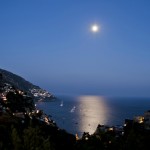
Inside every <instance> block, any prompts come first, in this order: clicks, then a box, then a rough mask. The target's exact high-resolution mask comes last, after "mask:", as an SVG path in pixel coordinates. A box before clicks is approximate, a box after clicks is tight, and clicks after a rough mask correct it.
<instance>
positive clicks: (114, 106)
mask: <svg viewBox="0 0 150 150" xmlns="http://www.w3.org/2000/svg"><path fill="white" fill-rule="evenodd" d="M37 108H38V109H42V110H43V111H44V113H46V114H47V115H50V116H52V118H51V119H53V120H54V121H55V122H56V124H57V125H58V127H60V128H61V129H65V130H66V131H67V132H69V133H72V134H78V135H79V136H81V135H82V134H83V132H89V133H90V134H92V133H94V131H95V130H96V127H97V125H98V124H101V125H108V126H115V125H123V124H124V120H125V119H133V117H135V116H140V115H144V112H145V111H147V110H150V98H110V97H109V98H108V97H102V96H95V95H81V96H64V95H61V96H58V97H57V99H56V100H54V101H52V102H38V103H37Z"/></svg>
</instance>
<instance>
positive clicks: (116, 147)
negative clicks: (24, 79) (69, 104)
mask: <svg viewBox="0 0 150 150" xmlns="http://www.w3.org/2000/svg"><path fill="white" fill-rule="evenodd" d="M1 81H2V74H0V94H1V97H0V150H61V149H64V150H133V149H135V150H149V148H150V142H149V139H150V131H149V130H145V129H144V125H143V124H139V123H134V122H132V121H127V122H126V125H125V126H124V129H123V132H121V133H122V134H118V133H116V131H115V130H107V131H104V130H102V129H101V128H100V127H101V125H99V126H98V128H97V129H96V132H95V133H93V134H92V135H89V133H84V134H83V135H82V137H81V138H80V139H76V137H75V136H74V135H72V134H70V133H68V132H66V131H65V130H63V129H60V128H59V127H58V126H57V125H56V123H55V122H54V121H53V120H49V122H48V123H47V122H46V121H44V120H42V115H43V112H42V110H38V111H37V110H36V108H35V107H34V101H33V99H32V97H29V96H28V95H26V93H25V92H22V93H23V94H22V93H19V91H18V88H15V87H13V89H11V91H9V92H7V93H6V91H5V89H4V88H3V86H4V84H3V82H1ZM4 93H5V94H6V98H7V100H5V101H4V100H3V99H2V97H3V94H4Z"/></svg>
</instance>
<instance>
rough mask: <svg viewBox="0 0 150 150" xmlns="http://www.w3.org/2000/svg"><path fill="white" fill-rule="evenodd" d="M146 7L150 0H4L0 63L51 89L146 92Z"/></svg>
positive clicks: (149, 53)
mask: <svg viewBox="0 0 150 150" xmlns="http://www.w3.org/2000/svg"><path fill="white" fill-rule="evenodd" d="M149 8H150V1H149V0H144V1H141V0H136V1H135V0H126V1H123V0H113V1H106V0H83V1H76V0H55V1H54V0H44V1H43V0H25V1H22V0H21V1H20V0H13V1H12V0H2V1H0V53H1V55H0V68H2V69H6V70H9V71H11V72H13V73H16V74H18V75H21V76H22V77H24V78H25V79H27V80H29V81H31V82H32V83H34V84H36V85H39V86H40V87H42V88H45V89H47V90H49V91H50V92H52V93H54V94H57V93H70V94H97V95H106V96H145V97H150V19H149V16H150V9H149ZM94 23H97V24H98V25H99V26H100V31H99V32H98V33H92V32H91V31H90V27H91V25H92V24H94Z"/></svg>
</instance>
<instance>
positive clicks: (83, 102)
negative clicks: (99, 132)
mask: <svg viewBox="0 0 150 150" xmlns="http://www.w3.org/2000/svg"><path fill="white" fill-rule="evenodd" d="M78 100H79V101H80V106H79V107H80V110H79V117H80V119H79V120H80V126H79V128H80V131H85V132H89V133H90V134H92V133H93V132H94V131H95V129H96V127H97V125H98V124H107V121H108V119H109V116H108V114H109V110H110V108H108V105H107V103H106V102H105V99H104V98H103V97H101V96H81V97H79V98H78Z"/></svg>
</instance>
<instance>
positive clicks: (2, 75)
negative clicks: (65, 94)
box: [0, 69, 54, 101]
mask: <svg viewBox="0 0 150 150" xmlns="http://www.w3.org/2000/svg"><path fill="white" fill-rule="evenodd" d="M0 82H1V84H4V83H8V84H10V85H12V86H14V87H15V88H18V89H20V90H23V91H26V92H27V93H28V94H29V95H30V96H32V97H33V98H34V99H35V101H43V100H49V99H53V98H54V96H53V95H52V94H51V93H49V92H48V91H46V90H44V89H42V88H40V87H39V86H37V85H34V84H32V83H30V82H29V81H27V80H25V79H24V78H22V77H20V76H18V75H16V74H14V73H12V72H9V71H6V70H3V69H0Z"/></svg>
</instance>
